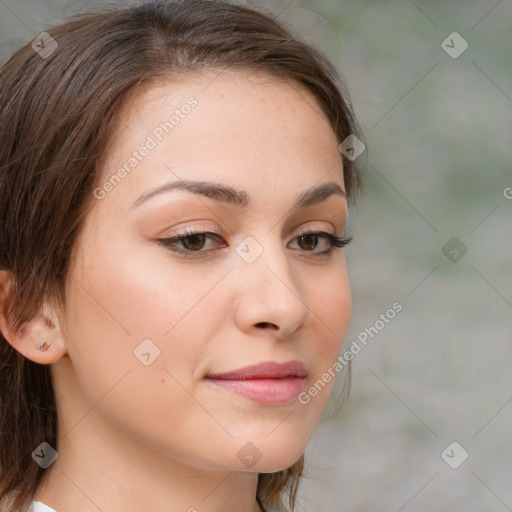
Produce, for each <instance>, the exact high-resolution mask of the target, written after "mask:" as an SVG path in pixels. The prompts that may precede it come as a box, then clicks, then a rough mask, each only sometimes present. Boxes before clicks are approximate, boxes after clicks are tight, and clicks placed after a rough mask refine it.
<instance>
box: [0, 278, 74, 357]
mask: <svg viewBox="0 0 512 512" xmlns="http://www.w3.org/2000/svg"><path fill="white" fill-rule="evenodd" d="M11 284H12V274H11V273H10V272H7V271H5V270H0V332H1V333H2V335H3V337H4V338H5V339H6V340H7V342H8V343H9V344H10V345H11V346H12V347H13V348H14V349H16V350H17V351H18V352H19V353H20V354H22V355H23V356H25V357H26V358H27V359H30V360H31V361H33V362H35V363H39V364H52V363H55V362H57V361H58V360H59V359H60V358H61V357H62V356H63V355H64V354H65V353H66V347H65V343H64V340H63V338H62V333H61V329H60V327H59V326H58V325H57V326H56V325H55V322H54V321H53V320H52V319H51V311H50V309H49V308H48V307H47V306H46V304H45V305H44V307H43V308H41V311H40V312H38V313H37V314H36V315H35V316H34V317H33V318H32V319H30V320H28V321H27V322H25V323H24V324H23V325H22V326H21V327H20V328H19V329H18V331H14V330H13V328H12V322H11V320H10V318H8V315H7V299H8V290H9V289H10V285H11Z"/></svg>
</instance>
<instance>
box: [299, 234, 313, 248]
mask: <svg viewBox="0 0 512 512" xmlns="http://www.w3.org/2000/svg"><path fill="white" fill-rule="evenodd" d="M298 240H299V246H300V248H301V249H304V250H306V251H310V250H311V249H314V248H315V247H316V246H317V244H318V235H317V234H316V233H310V234H307V235H302V236H299V237H298ZM302 242H304V243H302Z"/></svg>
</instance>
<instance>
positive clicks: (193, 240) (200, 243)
mask: <svg viewBox="0 0 512 512" xmlns="http://www.w3.org/2000/svg"><path fill="white" fill-rule="evenodd" d="M205 242H206V236H205V233H197V234H195V235H189V236H187V237H184V238H182V241H181V243H182V244H183V247H185V249H188V250H189V251H199V250H201V249H202V248H203V247H204V244H205Z"/></svg>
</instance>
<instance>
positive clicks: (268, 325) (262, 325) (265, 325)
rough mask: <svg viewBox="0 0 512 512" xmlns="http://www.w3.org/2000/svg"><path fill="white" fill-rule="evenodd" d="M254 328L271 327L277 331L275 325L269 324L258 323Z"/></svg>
mask: <svg viewBox="0 0 512 512" xmlns="http://www.w3.org/2000/svg"><path fill="white" fill-rule="evenodd" d="M256 327H272V328H273V329H278V327H277V325H274V324H271V323H269V322H258V323H257V324H256Z"/></svg>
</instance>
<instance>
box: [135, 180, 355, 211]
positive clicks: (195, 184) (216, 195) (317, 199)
mask: <svg viewBox="0 0 512 512" xmlns="http://www.w3.org/2000/svg"><path fill="white" fill-rule="evenodd" d="M171 190H188V191H190V192H192V193H194V194H200V195H203V196H205V197H208V198H210V199H214V200H216V201H222V202H224V203H228V204H231V205H234V206H238V207H242V208H247V207H248V206H249V205H250V196H249V194H248V193H247V192H245V191H244V190H236V189H234V188H232V187H229V186H226V185H221V184H220V183H214V182H210V181H183V180H180V181H174V182H170V183H165V184H164V185H161V186H160V187H157V188H155V189H152V190H148V191H146V192H144V193H143V194H142V195H141V196H140V197H139V198H138V199H137V200H136V201H135V202H134V203H133V204H132V205H131V206H130V210H131V209H133V208H136V207H138V206H139V205H140V204H142V203H145V202H146V201H149V200H150V199H151V198H153V197H155V196H157V195H159V194H163V193H165V192H170V191H171ZM331 195H339V196H341V197H344V198H345V199H347V193H346V192H345V191H344V190H343V189H342V188H341V187H340V186H339V185H338V184H337V183H334V182H329V183H323V184H322V185H319V186H317V187H312V188H309V189H307V190H304V191H303V192H302V193H301V194H299V196H298V198H297V201H296V203H295V205H294V206H295V207H296V208H299V209H302V208H306V207H308V206H312V205H314V204H318V203H321V202H322V201H324V200H325V199H327V198H328V197H330V196H331Z"/></svg>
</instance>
